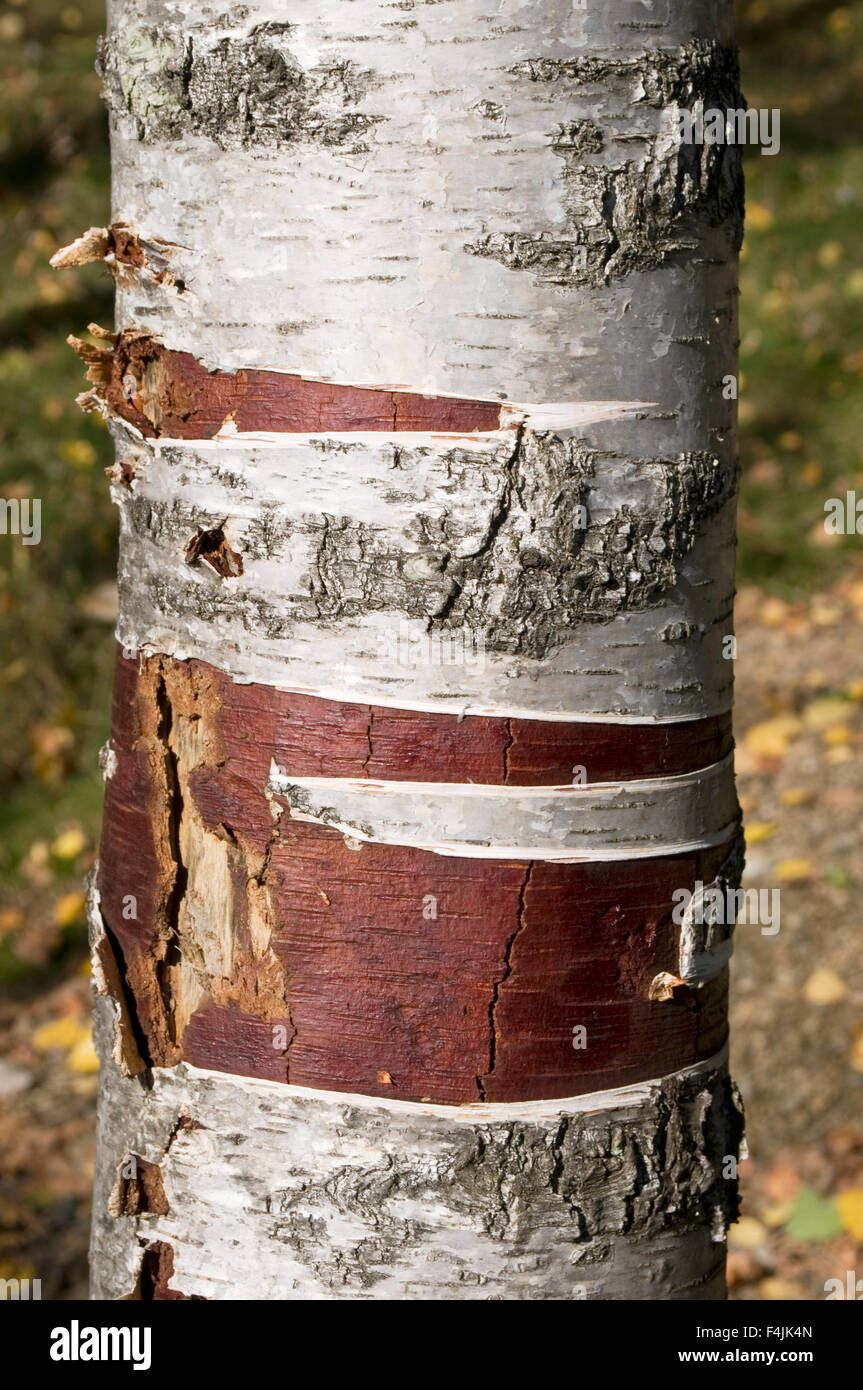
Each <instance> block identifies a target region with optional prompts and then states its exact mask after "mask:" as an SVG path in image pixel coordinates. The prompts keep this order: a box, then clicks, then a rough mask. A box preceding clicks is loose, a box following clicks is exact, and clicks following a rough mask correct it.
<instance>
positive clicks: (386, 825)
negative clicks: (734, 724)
mask: <svg viewBox="0 0 863 1390" xmlns="http://www.w3.org/2000/svg"><path fill="white" fill-rule="evenodd" d="M267 787H268V790H269V791H270V792H271V793H272V795H273V796H274V797H275V798H276V799H277V800H278V801H279V802H281V804H282V805H284V806H287V807H288V808H289V809H290V815H291V819H292V820H299V821H305V822H308V823H312V824H316V825H328V826H331V827H332V828H333V829H334V830H339V831H340V832H341V833H342V834H343V835H346V836H347V837H348V838H349V839H356V840H362V841H367V842H369V843H374V844H385V845H405V846H409V847H415V848H417V849H422V850H430V851H432V852H433V853H435V854H445V855H460V856H463V857H468V858H472V859H512V858H525V859H528V858H529V859H542V860H545V861H547V862H549V863H561V864H567V863H586V862H588V861H594V862H601V863H610V862H612V861H614V860H619V859H636V858H656V857H657V856H658V855H668V854H685V853H688V852H692V851H695V850H699V849H707V848H710V847H711V846H713V845H721V844H726V843H727V842H728V840H729V839H730V838H731V836H732V835H733V833H734V830H735V827H736V824H737V816H738V810H737V798H736V796H735V792H734V772H733V768H732V764H731V760H730V759H729V760H728V761H727V762H723V763H716V764H714V766H713V767H710V768H704V769H703V770H702V771H700V772H692V773H685V774H684V775H683V776H679V777H662V778H645V779H641V780H639V781H634V782H623V783H615V782H612V783H604V784H599V785H597V786H593V787H589V786H588V787H582V786H575V787H573V786H566V787H549V788H539V789H537V788H534V787H529V788H527V787H526V788H521V787H518V788H516V787H513V788H507V789H506V790H505V791H504V790H502V789H500V788H497V787H476V786H473V785H472V784H470V783H467V784H461V783H448V784H446V785H445V786H441V785H440V784H438V783H434V782H377V781H371V780H369V779H362V780H359V779H347V778H337V777H303V778H298V777H293V776H292V775H291V774H290V773H288V772H285V771H284V769H281V768H277V767H275V766H274V767H273V769H272V772H271V775H270V777H269V780H268V783H267Z"/></svg>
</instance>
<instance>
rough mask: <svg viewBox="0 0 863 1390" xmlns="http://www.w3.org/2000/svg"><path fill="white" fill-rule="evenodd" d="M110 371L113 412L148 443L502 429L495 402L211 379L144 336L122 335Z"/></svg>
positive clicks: (256, 374) (184, 355)
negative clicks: (229, 431) (231, 433)
mask: <svg viewBox="0 0 863 1390" xmlns="http://www.w3.org/2000/svg"><path fill="white" fill-rule="evenodd" d="M105 364H106V368H107V367H108V366H110V379H109V380H108V381H107V384H106V386H105V396H106V400H107V403H108V405H109V406H110V407H111V409H112V410H114V411H116V413H117V414H118V415H121V416H122V417H123V419H125V420H128V421H129V422H130V424H133V425H135V426H136V428H137V429H139V430H140V431H141V433H142V434H144V435H146V436H148V437H153V436H155V435H162V436H166V437H171V438H175V439H211V438H212V437H213V435H215V434H217V433H218V431H219V430H220V429H221V428H222V427H223V426H224V425H226V424H228V423H229V422H230V423H232V424H233V425H234V426H235V427H236V429H237V430H239V431H241V432H245V431H254V430H261V431H267V432H271V431H275V432H286V433H300V434H308V433H314V432H316V431H325V430H326V431H329V430H332V431H338V432H346V431H347V432H353V431H358V430H378V431H386V432H390V431H392V430H419V431H429V430H433V431H436V432H441V433H445V434H449V433H452V434H467V433H471V432H473V431H476V430H496V429H499V428H500V410H501V408H500V405H498V404H495V402H493V401H477V400H464V399H461V398H458V397H449V396H422V395H419V394H416V393H413V392H406V391H387V390H375V389H372V388H369V387H359V386H340V385H335V384H333V383H332V382H324V381H307V380H305V379H304V378H303V377H300V376H294V375H291V374H290V373H288V372H271V371H261V370H258V369H256V368H247V369H245V370H243V371H239V372H210V371H208V370H207V368H206V367H205V366H203V365H202V363H200V362H199V361H198V360H197V358H195V357H193V356H192V355H191V353H188V352H172V351H169V350H168V349H167V348H164V347H162V346H161V345H160V344H158V343H156V342H155V341H154V340H153V339H152V338H149V337H146V336H144V335H141V334H120V336H119V337H118V339H117V341H116V343H115V344H114V348H113V352H112V354H111V355H110V363H109V362H108V355H107V354H106V357H105ZM103 375H105V376H107V375H108V373H107V371H105V372H104V373H103Z"/></svg>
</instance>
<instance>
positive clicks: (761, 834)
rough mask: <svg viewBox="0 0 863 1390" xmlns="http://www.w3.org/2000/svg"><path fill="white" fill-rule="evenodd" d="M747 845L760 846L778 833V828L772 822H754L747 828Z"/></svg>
mask: <svg viewBox="0 0 863 1390" xmlns="http://www.w3.org/2000/svg"><path fill="white" fill-rule="evenodd" d="M745 833H746V843H747V845H760V844H761V842H762V841H763V840H769V839H770V836H771V835H774V834H775V833H776V826H775V825H774V824H773V823H772V821H767V820H754V821H750V823H749V825H747V826H746V832H745Z"/></svg>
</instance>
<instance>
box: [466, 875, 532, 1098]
mask: <svg viewBox="0 0 863 1390" xmlns="http://www.w3.org/2000/svg"><path fill="white" fill-rule="evenodd" d="M533 864H534V861H533V860H531V861H530V863H529V864H528V866H527V872H526V873H525V876H524V881H523V883H522V885H521V887H520V888H519V891H518V903H517V905H516V922H515V930H514V931H513V932H512V933H511V934H510V936H509V939H508V941H507V943H506V947H505V948H504V961H503V973H502V975H501V977H500V979H499V980H496V981H495V983H494V985H493V986H492V992H491V999H490V1001H489V1006H488V1071H487V1072H486V1073H485V1075H484V1076H483V1075H478V1076H477V1078H476V1086H477V1090H478V1091H479V1098H480V1100H485V1099H486V1083H487V1081H488V1079H489V1077H490V1076H491V1074H492V1072H493V1071H494V1069H495V1066H496V1064H497V1042H498V1032H497V1018H496V1012H497V1006H498V1001H499V1000H500V992H501V990H502V989H503V986H504V985H505V984H506V982H507V980H508V979H509V978H510V976H511V975H512V953H513V950H514V948H515V943H516V941H517V940H518V938H519V936H520V935H521V933H522V932H523V931H524V928H525V926H526V925H527V924H526V922H525V919H524V910H525V896H526V894H527V886H528V884H529V883H530V879H531V874H532V873H533Z"/></svg>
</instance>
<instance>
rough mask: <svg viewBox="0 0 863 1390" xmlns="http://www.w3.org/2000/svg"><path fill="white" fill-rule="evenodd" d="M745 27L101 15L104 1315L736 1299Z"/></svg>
mask: <svg viewBox="0 0 863 1390" xmlns="http://www.w3.org/2000/svg"><path fill="white" fill-rule="evenodd" d="M731 10H732V6H731V0H675V3H674V4H664V3H663V4H656V5H648V6H643V5H636V4H633V3H631V0H603V3H601V4H600V3H599V2H598V0H596V3H588V4H587V5H584V6H580V5H578V4H576V5H573V3H572V0H542V3H538V2H537V0H512V3H510V4H507V5H500V4H499V3H498V0H438V3H427V2H426V0H423V2H421V0H401V3H397V4H393V3H389V0H321V3H320V4H319V5H316V6H315V5H308V4H303V3H300V0H282V3H278V2H277V0H261V2H260V3H259V2H258V0H252V3H250V4H247V5H244V6H236V7H230V8H229V7H225V6H224V5H223V4H222V3H221V0H219V3H217V4H211V3H208V0H196V3H194V4H193V3H191V0H172V3H170V4H169V3H168V2H167V0H109V28H108V34H107V38H106V40H105V42H104V45H103V50H102V55H101V66H102V71H103V77H104V85H105V91H106V95H107V100H108V103H109V106H110V111H111V126H112V148H113V163H114V189H113V214H114V219H115V220H114V223H113V225H112V226H111V227H110V228H96V229H91V231H90V232H89V233H87V234H86V235H85V236H84V237H82V238H81V239H80V240H79V241H78V242H77V243H75V245H74V246H73V247H72V248H67V250H66V251H64V252H63V253H61V254H60V256H59V257H58V258H57V263H58V264H72V263H75V262H79V261H81V260H85V259H90V258H93V257H102V258H104V259H105V260H106V261H107V262H108V264H109V265H110V266H111V267H112V269H113V270H114V272H115V275H116V278H117V291H118V293H117V323H116V329H117V332H116V335H109V336H110V341H106V343H105V344H104V351H98V350H96V349H95V348H94V347H93V346H92V344H91V345H90V346H87V345H86V344H84V343H79V344H78V347H79V350H80V351H81V353H82V355H83V356H84V357H85V359H86V361H87V364H88V368H89V370H88V376H89V379H90V383H91V390H90V391H88V392H87V393H86V395H85V396H84V397H83V398H82V403H83V404H84V405H85V407H86V408H97V409H100V410H102V411H103V412H104V413H105V414H106V416H107V418H108V420H109V422H110V427H111V429H112V432H113V433H114V435H115V438H116V442H117V463H116V466H115V469H114V476H113V494H114V498H115V500H116V502H117V505H118V507H119V510H120V517H121V542H120V547H121V548H120V595H121V616H120V622H119V629H118V639H119V644H120V652H119V656H118V664H117V678H116V690H115V704H114V715H113V729H112V735H111V740H110V744H109V745H108V748H107V750H106V753H105V762H104V771H105V776H106V808H105V825H104V834H103V841H102V848H101V863H100V868H99V870H98V873H97V875H96V876H95V878H94V880H93V882H92V884H91V891H90V899H91V921H92V934H93V948H94V960H95V979H96V983H97V988H98V990H99V996H98V1000H97V1013H98V1034H99V1046H100V1053H101V1057H102V1062H103V1066H102V1079H101V1094H100V1119H99V1150H98V1164H97V1170H98V1171H97V1176H96V1193H95V1217H94V1227H93V1245H92V1262H93V1291H94V1295H95V1296H96V1297H97V1298H128V1297H141V1298H180V1299H184V1298H185V1299H187V1298H206V1299H237V1298H257V1299H293V1298H313V1299H330V1298H359V1299H369V1298H400V1299H402V1298H410V1299H432V1298H433V1299H465V1298H467V1299H475V1298H478V1299H501V1298H503V1299H517V1298H539V1299H550V1298H554V1299H569V1298H589V1299H619V1298H639V1299H651V1298H653V1299H711V1298H721V1297H723V1296H724V1234H725V1228H726V1225H727V1222H728V1220H729V1219H730V1218H731V1217H733V1215H734V1213H735V1211H736V1184H735V1179H734V1172H735V1160H736V1157H737V1155H738V1150H739V1146H740V1142H741V1119H740V1112H739V1106H738V1103H737V1100H736V1094H735V1092H734V1089H733V1086H732V1084H731V1082H730V1081H729V1078H728V1075H727V1070H726V1053H725V1048H726V984H727V970H726V967H727V961H728V956H729V953H730V933H731V927H730V926H727V927H723V926H722V924H721V923H713V924H712V925H704V924H703V923H702V921H701V920H700V918H701V917H702V916H703V915H704V914H700V913H698V912H694V911H692V910H690V912H689V914H688V915H687V916H685V917H684V920H683V921H682V922H680V923H678V922H677V921H676V920H675V914H674V911H673V908H674V904H675V902H676V901H677V898H676V896H675V895H676V894H678V893H679V890H683V889H686V890H689V891H690V892H694V893H695V899H694V901H695V902H696V903H697V902H698V901H700V898H699V893H698V886H699V885H702V886H703V885H711V884H713V885H718V886H720V887H724V886H725V885H735V884H736V882H737V881H738V875H739V870H740V862H739V861H740V851H739V828H738V819H739V818H738V808H737V802H736V798H735V794H734V786H733V772H732V766H731V733H730V704H731V692H732V673H731V663H730V661H728V660H726V659H725V658H726V656H727V655H728V653H729V643H728V638H729V636H730V633H731V604H732V592H733V546H734V529H733V528H734V493H735V486H736V460H735V433H734V430H735V425H734V401H733V400H729V399H727V398H726V397H727V396H728V395H729V392H728V391H727V390H724V389H723V382H727V381H728V380H730V379H731V378H732V377H733V374H734V372H735V339H736V301H735V296H736V255H737V250H738V246H739V239H740V230H741V216H742V189H741V178H740V160H739V151H738V150H736V149H734V148H733V147H731V148H729V147H727V146H725V145H714V146H698V145H687V144H683V143H681V139H680V136H679V116H680V111H681V110H691V109H694V107H695V104H696V103H697V102H698V101H703V102H704V105H705V106H706V107H711V108H712V107H720V108H722V109H726V108H729V107H738V106H739V105H740V104H741V102H740V98H739V94H738V85H737V84H738V78H737V64H736V57H735V52H734V48H733V40H732V35H731ZM103 336H105V335H103Z"/></svg>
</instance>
